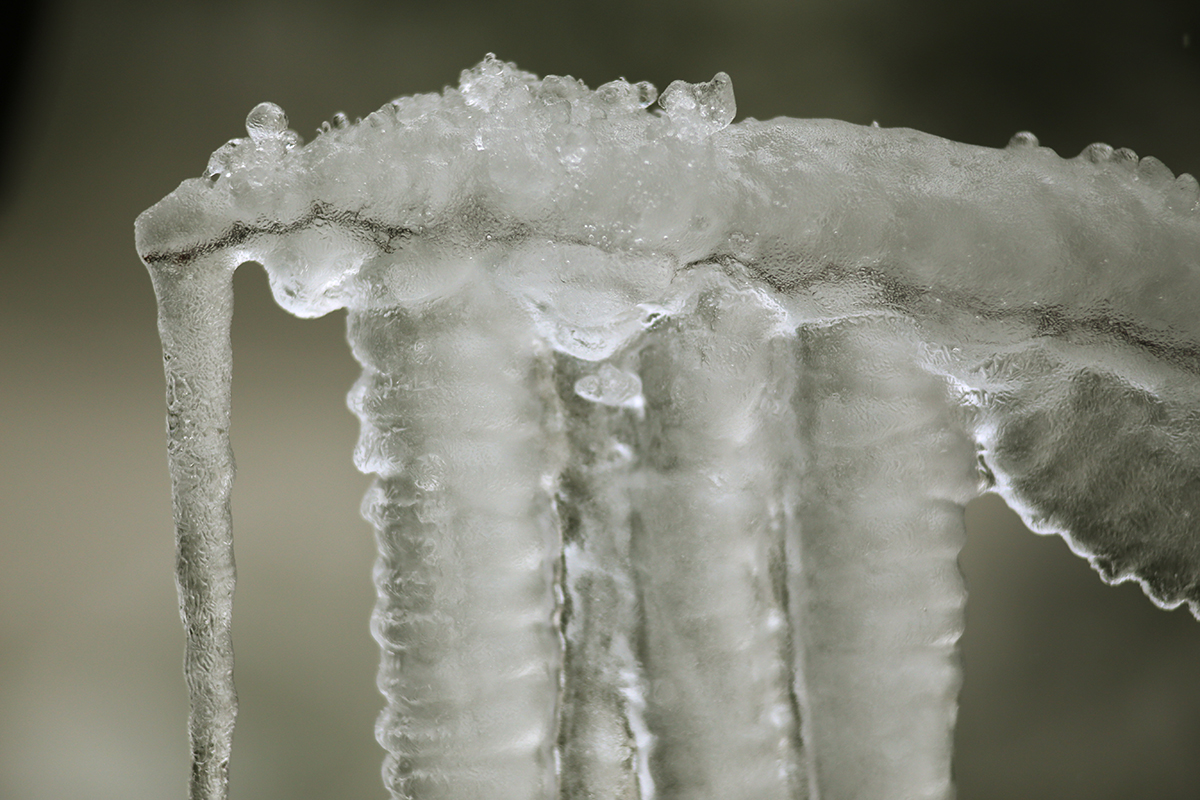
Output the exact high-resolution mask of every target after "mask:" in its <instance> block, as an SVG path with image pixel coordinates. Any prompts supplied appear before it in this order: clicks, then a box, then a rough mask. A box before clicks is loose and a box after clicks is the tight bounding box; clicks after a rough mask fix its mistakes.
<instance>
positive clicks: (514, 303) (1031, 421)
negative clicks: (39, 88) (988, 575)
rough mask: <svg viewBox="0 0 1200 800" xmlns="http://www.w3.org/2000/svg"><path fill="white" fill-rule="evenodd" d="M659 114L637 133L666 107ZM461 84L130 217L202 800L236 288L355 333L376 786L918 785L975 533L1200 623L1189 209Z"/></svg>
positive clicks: (848, 128) (480, 793)
mask: <svg viewBox="0 0 1200 800" xmlns="http://www.w3.org/2000/svg"><path fill="white" fill-rule="evenodd" d="M656 99H657V106H655V105H654V104H655V101H656ZM733 116H734V99H733V91H732V87H731V84H730V81H729V79H728V77H727V76H725V75H724V74H719V75H717V76H716V77H715V78H714V79H713V80H712V81H710V82H708V83H703V84H686V83H682V82H676V83H674V84H672V85H671V86H669V87H668V88H667V90H666V91H665V92H664V93H663V95H662V96H661V97H658V98H656V92H655V90H654V88H653V87H651V86H649V85H648V84H633V85H631V84H629V83H627V82H625V81H614V82H612V83H609V84H605V85H604V86H601V87H600V88H598V89H596V90H594V91H592V90H589V89H588V88H587V87H585V86H583V85H582V84H581V83H579V82H578V81H575V80H573V79H571V78H562V77H553V76H552V77H547V78H545V79H543V80H538V79H537V78H535V77H534V76H532V75H529V74H526V73H522V72H520V71H518V70H516V69H515V68H514V67H513V66H511V65H507V64H504V63H501V62H499V61H497V60H495V59H492V58H489V59H487V60H485V61H484V62H483V63H482V64H480V65H479V66H477V67H475V68H474V69H472V70H468V71H467V72H464V73H463V77H462V81H461V83H460V86H459V87H458V88H454V89H446V90H445V91H444V92H442V93H440V94H431V95H422V96H417V97H409V98H402V99H400V100H397V101H395V102H393V103H391V104H389V105H387V106H385V107H384V108H382V109H381V110H379V111H377V112H375V113H373V114H371V115H370V116H368V117H367V118H366V119H363V120H361V121H359V122H356V123H354V124H352V125H351V124H348V122H347V121H346V120H345V118H344V117H341V116H339V117H337V118H335V120H334V122H333V124H332V125H329V126H327V128H326V130H325V131H324V132H323V133H322V134H321V135H320V136H318V138H316V139H315V140H314V141H312V142H311V143H309V144H307V145H303V144H302V143H301V141H300V138H299V136H298V135H296V134H295V133H294V132H292V131H290V130H288V129H287V121H286V117H285V116H284V115H283V112H282V111H281V110H279V109H278V108H277V107H275V106H272V105H270V104H263V105H261V106H259V107H258V108H256V109H255V110H254V111H253V112H251V115H250V117H249V119H248V120H247V127H248V131H249V138H246V139H238V140H234V141H232V142H230V143H229V144H227V145H225V146H224V147H222V148H221V149H220V150H218V151H217V152H216V153H215V154H214V155H213V158H212V160H211V162H210V164H209V167H208V169H207V170H206V172H205V174H204V176H203V177H201V178H196V179H191V180H188V181H185V182H184V183H183V184H182V185H181V186H180V187H179V189H177V190H176V191H175V192H173V193H172V194H171V195H169V196H168V197H166V198H164V199H163V201H161V202H160V203H159V204H158V205H156V206H154V207H153V208H152V209H150V210H148V211H147V212H146V213H145V214H143V215H142V216H141V217H140V218H139V220H138V230H137V232H138V249H139V253H140V254H141V256H142V258H143V260H144V261H145V262H146V264H147V265H148V266H149V268H150V271H151V274H152V276H153V278H154V281H155V286H156V290H157V293H158V296H159V301H160V329H161V331H162V335H163V342H164V352H165V357H166V368H167V378H168V408H169V431H170V455H171V459H172V475H173V481H174V486H175V492H176V505H175V508H176V521H177V526H178V534H179V542H180V563H179V581H180V596H181V606H182V610H183V615H184V620H185V624H186V626H187V629H188V636H189V646H188V661H187V672H188V680H189V687H190V689H191V691H192V698H193V717H192V733H193V750H194V754H195V761H196V767H195V770H194V772H193V790H192V791H193V796H194V797H206V798H207V797H218V796H222V795H223V793H224V791H225V768H226V765H227V762H228V757H229V732H230V730H231V729H232V724H233V713H234V701H233V689H232V678H231V676H232V655H231V652H230V650H229V648H228V624H229V596H230V592H231V591H232V580H233V573H232V550H231V539H230V529H229V516H228V490H229V483H230V480H231V474H232V473H231V462H230V461H229V446H228V438H227V430H228V414H229V409H228V382H229V363H230V361H229V359H230V354H229V348H228V323H229V312H230V308H231V294H230V291H229V285H230V284H229V280H230V275H231V274H232V271H233V269H234V268H236V267H237V266H238V265H239V264H241V263H243V262H245V261H256V262H259V263H261V264H263V265H264V266H265V267H266V269H267V273H268V275H269V276H270V281H271V286H272V289H273V291H274V294H275V297H276V299H277V300H278V301H279V303H280V304H281V305H282V306H284V307H285V308H287V309H288V310H290V311H291V312H293V313H295V314H298V315H301V316H317V315H320V314H324V313H327V312H329V311H331V310H333V309H336V308H346V309H348V310H349V338H350V343H351V346H352V348H353V352H354V355H355V357H356V358H357V359H358V360H359V361H360V362H361V363H362V365H363V376H362V378H361V379H360V380H359V381H358V383H357V384H356V385H355V387H354V389H353V390H352V391H351V394H350V405H351V408H352V409H353V410H354V411H355V413H357V414H358V416H359V417H360V419H361V420H362V435H361V438H360V441H359V445H358V448H357V450H356V452H355V459H356V463H357V464H358V465H359V466H360V467H361V468H362V469H363V470H365V471H368V472H372V473H374V474H376V475H377V476H378V479H377V481H376V482H375V484H374V486H373V488H372V489H371V491H370V492H369V493H368V496H367V498H366V500H365V501H364V513H365V514H366V516H367V518H368V519H370V520H371V522H372V523H373V524H374V525H375V527H376V530H377V537H378V542H379V548H380V557H379V561H378V564H377V567H376V575H375V578H376V584H377V586H378V589H379V602H378V605H377V608H376V611H375V614H374V617H373V621H372V626H373V630H374V633H375V636H376V638H377V639H378V641H379V642H380V645H381V647H382V650H383V659H382V665H381V668H380V673H379V686H380V688H381V690H382V691H383V693H384V695H385V697H386V698H387V707H386V709H385V710H384V712H383V714H382V715H381V717H380V720H379V724H378V728H377V734H378V738H379V741H380V743H381V744H382V745H383V747H384V748H385V749H386V750H387V753H388V756H387V761H386V764H385V770H384V773H385V781H386V783H387V786H388V788H389V789H390V791H391V793H392V795H393V796H394V797H398V798H421V800H426V799H427V798H447V799H449V798H453V799H454V800H475V799H478V800H506V799H507V798H512V799H513V800H518V799H519V800H529V799H531V798H551V797H561V798H569V799H570V800H576V799H577V798H605V799H606V800H607V799H608V798H621V799H625V798H630V799H632V798H640V799H641V800H648V799H649V798H651V797H657V798H680V800H703V799H704V798H713V800H716V799H717V798H722V799H724V798H732V797H739V798H755V800H758V799H759V798H762V799H763V800H771V799H773V798H781V799H782V798H898V797H904V798H947V797H951V796H952V787H951V784H950V779H949V759H950V752H949V748H950V735H951V730H952V726H953V720H954V712H955V696H956V693H957V686H958V664H957V659H956V653H955V648H956V642H957V639H958V636H959V633H960V631H961V625H962V603H963V588H962V585H961V580H960V576H959V573H958V570H957V568H956V563H955V558H956V556H957V553H958V551H959V549H960V548H961V546H962V541H963V525H962V509H963V505H964V504H965V503H966V502H967V501H968V500H969V499H970V498H971V497H973V496H975V495H976V494H978V492H980V491H981V490H984V489H987V488H991V489H994V490H995V491H998V492H1000V493H1001V494H1002V495H1003V496H1004V497H1005V498H1006V499H1007V501H1008V502H1009V503H1010V504H1012V505H1013V506H1014V507H1015V508H1017V509H1018V510H1020V511H1021V513H1022V514H1023V515H1024V517H1025V519H1026V520H1027V521H1028V522H1029V523H1030V524H1031V525H1033V526H1035V527H1036V528H1037V529H1039V530H1042V531H1046V532H1051V531H1052V532H1057V533H1061V534H1062V535H1064V536H1066V537H1067V539H1068V541H1069V542H1070V544H1071V546H1072V547H1073V548H1074V549H1075V550H1076V551H1077V552H1079V553H1080V554H1081V555H1084V556H1086V557H1088V558H1089V559H1090V560H1091V562H1092V563H1093V565H1094V566H1095V567H1096V568H1097V569H1098V570H1099V571H1100V572H1101V574H1102V575H1103V577H1104V578H1105V579H1106V580H1109V581H1112V582H1116V581H1123V580H1137V581H1139V582H1140V583H1141V584H1142V585H1143V587H1144V588H1145V589H1146V591H1147V593H1148V594H1149V595H1150V596H1151V598H1152V599H1154V601H1155V602H1157V603H1159V604H1160V605H1163V606H1167V607H1171V606H1175V605H1178V604H1181V603H1188V604H1189V605H1190V606H1191V608H1192V610H1193V612H1194V613H1196V612H1200V581H1198V579H1200V558H1198V555H1200V553H1198V550H1200V537H1198V535H1197V534H1198V532H1200V523H1198V520H1200V380H1198V375H1200V324H1198V323H1197V319H1198V317H1197V315H1196V313H1195V312H1196V309H1197V304H1198V301H1200V215H1198V212H1197V193H1198V192H1197V183H1196V181H1195V180H1194V179H1193V178H1192V177H1191V176H1188V175H1182V176H1180V177H1178V178H1175V177H1174V176H1173V175H1172V174H1171V173H1170V172H1169V171H1168V170H1167V169H1166V168H1165V167H1164V166H1163V165H1162V164H1161V163H1159V162H1157V161H1156V160H1154V159H1151V158H1145V159H1141V160H1139V159H1138V158H1137V157H1136V156H1135V155H1134V154H1132V153H1131V152H1130V151H1127V150H1115V151H1114V150H1113V149H1112V148H1109V147H1107V146H1105V145H1093V146H1092V147H1090V148H1088V149H1087V150H1086V151H1085V152H1084V153H1082V154H1080V156H1078V157H1076V158H1074V159H1070V160H1063V159H1060V158H1059V157H1058V156H1057V155H1055V154H1054V153H1053V152H1051V151H1049V150H1047V149H1045V148H1041V147H1039V146H1038V145H1037V142H1036V140H1035V139H1033V137H1031V136H1029V135H1028V134H1021V135H1018V136H1017V137H1014V140H1013V141H1012V143H1010V145H1009V146H1008V147H1007V148H1005V149H1000V150H996V149H989V148H982V147H973V146H968V145H962V144H955V143H952V142H948V141H945V140H942V139H938V138H936V137H933V136H928V135H925V134H922V133H918V132H916V131H911V130H903V129H880V128H875V127H871V128H863V127H858V126H854V125H849V124H846V123H840V122H834V121H827V120H790V119H779V120H772V121H766V122H760V121H756V120H745V121H743V122H740V123H737V124H731V121H732V119H733Z"/></svg>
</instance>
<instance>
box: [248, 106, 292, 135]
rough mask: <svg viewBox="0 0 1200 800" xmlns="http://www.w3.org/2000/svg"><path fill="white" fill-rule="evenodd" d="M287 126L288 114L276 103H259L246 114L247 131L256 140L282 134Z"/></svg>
mask: <svg viewBox="0 0 1200 800" xmlns="http://www.w3.org/2000/svg"><path fill="white" fill-rule="evenodd" d="M287 127H288V118H287V114H285V113H284V112H283V109H282V108H280V107H279V106H277V105H275V104H274V103H259V104H258V105H256V106H255V107H254V108H253V109H251V110H250V113H249V114H248V115H246V133H248V134H250V138H251V139H253V140H254V141H255V142H261V141H263V140H264V139H269V138H275V137H279V136H282V135H283V134H284V133H285V132H286V131H287Z"/></svg>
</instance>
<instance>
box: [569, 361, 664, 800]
mask: <svg viewBox="0 0 1200 800" xmlns="http://www.w3.org/2000/svg"><path fill="white" fill-rule="evenodd" d="M632 358H634V357H633V356H631V355H628V354H625V355H624V356H618V357H616V359H615V360H616V361H617V362H618V363H619V364H620V366H616V365H614V364H613V363H610V362H606V363H605V364H604V365H603V366H601V367H599V368H597V365H596V364H595V363H593V362H587V361H581V360H579V359H576V358H573V357H571V356H567V355H560V356H559V357H558V359H557V360H556V366H555V383H556V384H557V387H558V396H559V399H560V403H561V408H562V413H563V415H564V422H565V428H566V430H565V434H566V441H567V446H568V449H569V452H570V457H569V459H568V462H567V466H566V468H565V469H564V470H563V474H562V476H561V478H560V480H559V490H558V498H557V506H558V512H559V517H560V519H561V520H562V530H563V578H564V580H563V587H564V613H563V618H562V623H563V635H564V639H565V646H566V650H565V658H564V680H563V703H562V708H561V713H562V718H561V722H560V728H559V749H560V752H561V754H562V776H561V780H562V785H561V792H562V794H561V798H562V800H588V799H589V798H596V799H597V800H599V799H600V798H603V800H650V798H652V797H653V792H654V787H653V780H652V778H651V777H650V774H649V765H648V763H647V757H648V755H649V753H650V750H651V747H652V740H651V737H650V734H649V730H648V729H647V728H646V725H645V702H646V686H645V680H644V676H643V674H642V669H641V665H640V663H639V661H638V659H637V656H636V651H637V632H638V613H639V610H638V604H637V594H636V591H635V587H634V578H633V569H632V563H631V561H630V535H631V523H632V520H633V507H632V504H631V497H630V490H631V485H632V481H633V479H634V476H635V475H636V472H635V466H636V455H635V452H634V447H635V446H636V441H635V439H636V435H637V431H636V425H637V421H638V418H639V416H640V412H641V401H642V397H641V392H640V386H639V385H638V384H637V379H636V378H635V377H634V375H633V373H632V372H631V371H630V365H629V364H628V363H626V362H627V361H629V360H631V359H632Z"/></svg>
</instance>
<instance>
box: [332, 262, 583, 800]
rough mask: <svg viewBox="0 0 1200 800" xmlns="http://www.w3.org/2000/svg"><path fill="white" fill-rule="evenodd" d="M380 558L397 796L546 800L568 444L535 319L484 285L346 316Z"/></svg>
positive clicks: (552, 788) (378, 629)
mask: <svg viewBox="0 0 1200 800" xmlns="http://www.w3.org/2000/svg"><path fill="white" fill-rule="evenodd" d="M349 337H350V340H351V344H352V346H353V349H354V353H355V355H356V357H357V358H358V359H359V361H360V362H361V363H362V364H363V367H364V374H363V377H362V379H361V380H360V381H359V382H358V384H357V385H356V387H355V390H354V391H353V392H352V394H351V398H350V403H351V406H352V408H353V409H354V410H355V411H356V412H357V413H358V414H359V416H360V418H361V420H362V435H361V438H360V442H359V448H358V451H357V452H356V460H357V462H358V465H359V467H360V468H361V469H363V470H364V471H368V472H375V473H377V474H378V475H379V476H380V477H379V480H378V481H377V482H376V484H375V486H374V487H373V488H372V489H371V491H370V492H369V493H368V495H367V498H366V499H365V501H364V510H365V513H366V516H367V517H368V518H369V519H370V520H371V521H372V522H373V523H374V524H375V526H376V529H377V535H378V540H379V548H380V557H379V560H378V562H377V567H376V572H375V579H376V584H377V588H378V592H379V600H378V603H377V605H376V609H375V614H374V616H373V623H372V627H373V632H374V635H375V637H376V639H377V640H378V641H379V643H380V645H381V647H382V650H383V656H382V663H381V666H380V671H379V687H380V689H381V691H382V692H383V693H384V695H385V696H386V698H387V707H386V708H385V710H384V711H383V712H382V714H381V715H380V718H379V722H378V725H377V728H376V733H377V737H378V739H379V741H380V743H381V744H382V745H383V747H384V748H385V749H386V750H387V752H388V756H387V759H386V761H385V764H384V779H385V782H386V784H387V786H388V788H389V790H390V791H391V792H392V794H393V796H394V797H396V798H414V800H416V799H419V800H552V798H554V797H555V795H556V777H555V763H554V750H553V748H554V736H555V706H556V702H557V696H558V686H559V667H560V661H561V658H560V650H561V647H560V643H559V638H558V635H557V633H556V631H555V628H554V615H555V613H556V605H557V604H556V601H555V597H554V590H553V586H554V568H555V565H556V563H557V561H558V553H559V545H558V542H557V529H556V526H555V525H554V520H553V512H552V508H551V499H550V498H551V490H552V481H553V476H554V475H555V474H556V473H557V470H558V465H557V463H556V460H555V456H554V455H553V453H554V450H555V447H556V442H557V439H556V437H554V436H553V435H551V436H547V434H546V431H545V430H544V425H543V422H544V420H543V414H544V411H543V409H544V408H545V407H546V406H545V400H544V398H543V397H541V396H540V393H541V392H542V391H543V390H546V391H549V382H548V380H547V379H546V377H545V373H544V365H545V361H544V360H543V356H542V355H541V354H539V353H538V352H537V351H536V350H535V347H534V337H533V335H532V333H531V332H530V331H529V330H528V323H527V322H526V320H525V318H524V317H522V316H520V315H518V314H516V313H514V310H513V308H512V307H511V306H510V305H508V303H507V301H506V299H505V298H504V296H503V295H501V294H500V293H498V292H494V291H491V290H490V287H489V284H488V282H487V281H486V280H480V281H472V282H470V284H469V285H468V286H467V287H466V288H464V289H462V290H461V291H459V292H458V294H456V295H455V296H451V297H449V298H446V299H443V300H440V301H438V302H437V303H435V304H433V305H431V306H427V307H425V308H424V309H423V310H417V311H412V312H408V311H372V312H367V311H361V312H352V313H351V315H350V329H349Z"/></svg>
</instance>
